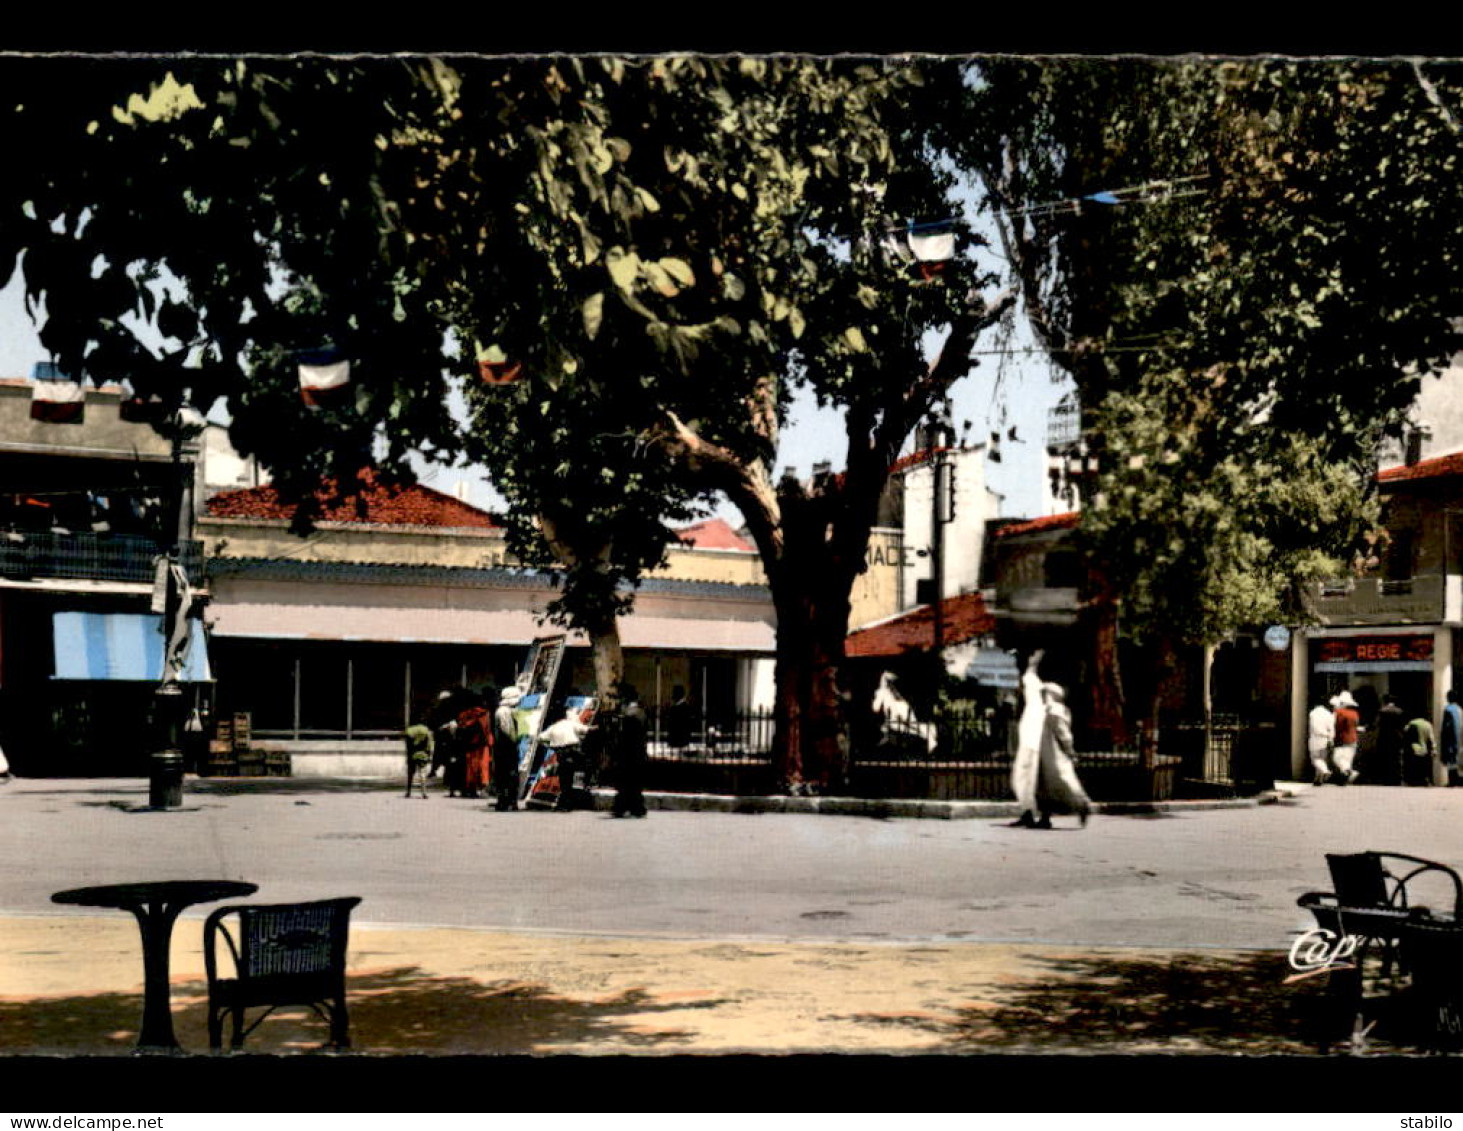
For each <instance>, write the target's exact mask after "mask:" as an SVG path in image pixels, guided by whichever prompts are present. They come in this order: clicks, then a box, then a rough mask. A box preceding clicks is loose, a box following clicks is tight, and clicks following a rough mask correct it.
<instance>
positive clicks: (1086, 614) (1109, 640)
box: [1080, 578, 1131, 747]
mask: <svg viewBox="0 0 1463 1131" xmlns="http://www.w3.org/2000/svg"><path fill="white" fill-rule="evenodd" d="M1080 607H1081V610H1082V611H1081V624H1082V632H1081V638H1082V640H1083V642H1084V644H1085V646H1086V649H1087V654H1086V656H1085V658H1084V661H1083V667H1084V669H1085V672H1084V679H1083V683H1084V684H1085V685H1086V690H1087V704H1086V714H1087V719H1086V721H1085V729H1086V730H1087V731H1088V732H1090V733H1092V732H1096V733H1106V734H1107V735H1108V736H1109V740H1110V741H1111V742H1112V744H1113V746H1115V747H1119V746H1122V745H1123V744H1125V743H1126V742H1127V741H1128V739H1129V738H1130V737H1131V734H1130V732H1129V729H1128V722H1127V718H1126V716H1125V712H1124V701H1123V682H1122V672H1121V668H1120V665H1119V662H1118V606H1117V601H1116V599H1115V598H1114V596H1113V594H1112V591H1111V590H1110V589H1109V588H1108V586H1107V585H1106V584H1105V583H1104V582H1103V581H1102V580H1101V579H1100V578H1089V579H1088V581H1087V583H1086V585H1085V586H1084V589H1083V593H1082V600H1081V603H1080Z"/></svg>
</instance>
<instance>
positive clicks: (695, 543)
mask: <svg viewBox="0 0 1463 1131" xmlns="http://www.w3.org/2000/svg"><path fill="white" fill-rule="evenodd" d="M675 533H676V536H677V537H678V538H679V539H680V540H681V541H682V542H684V543H685V544H686V545H688V546H692V547H694V548H695V549H698V550H745V551H746V552H747V553H749V554H750V553H755V552H756V547H755V546H753V545H752V544H751V543H750V542H748V541H747V540H746V539H745V538H743V537H742V536H741V535H740V534H738V533H737V532H736V531H735V530H733V529H732V528H731V526H730V525H729V524H728V523H727V522H726V521H725V520H723V519H719V518H708V519H707V520H706V521H705V522H695V523H692V524H691V525H690V526H683V527H681V528H680V529H679V530H677V531H676V532H675Z"/></svg>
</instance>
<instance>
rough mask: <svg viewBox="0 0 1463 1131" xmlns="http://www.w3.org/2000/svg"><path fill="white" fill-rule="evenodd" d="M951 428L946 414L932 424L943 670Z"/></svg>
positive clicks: (935, 591)
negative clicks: (946, 530) (946, 529)
mask: <svg viewBox="0 0 1463 1131" xmlns="http://www.w3.org/2000/svg"><path fill="white" fill-rule="evenodd" d="M950 437H951V429H950V426H949V424H947V423H946V422H945V420H944V419H943V418H936V419H935V420H934V421H933V422H932V424H931V426H930V449H929V453H930V455H929V462H930V572H931V574H932V577H931V582H930V588H931V590H932V594H931V597H930V599H931V601H933V602H934V622H935V625H934V627H935V640H934V652H935V660H936V662H937V663H938V664H939V665H940V670H941V671H943V670H944V652H945V524H946V523H947V522H949V521H950V520H951V519H953V518H954V517H955V493H954V491H953V489H952V483H951V477H952V473H953V470H954V469H953V468H952V467H951V465H950V458H949V455H950V454H949V450H948V449H949V446H950Z"/></svg>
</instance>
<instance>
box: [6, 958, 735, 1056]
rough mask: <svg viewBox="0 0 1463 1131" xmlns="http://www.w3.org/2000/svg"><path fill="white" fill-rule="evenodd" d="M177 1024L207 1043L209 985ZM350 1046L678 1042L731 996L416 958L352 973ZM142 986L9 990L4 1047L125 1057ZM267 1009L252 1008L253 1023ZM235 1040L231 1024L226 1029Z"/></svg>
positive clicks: (646, 1046)
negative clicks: (439, 968) (656, 991)
mask: <svg viewBox="0 0 1463 1131" xmlns="http://www.w3.org/2000/svg"><path fill="white" fill-rule="evenodd" d="M172 1000H173V1024H174V1028H175V1029H176V1031H177V1036H178V1040H179V1043H180V1044H182V1045H183V1047H184V1049H185V1050H187V1051H189V1052H195V1053H203V1052H206V1051H207V1050H208V1036H207V1033H208V1029H207V1016H208V1014H207V987H206V985H205V984H204V983H202V982H196V981H195V982H179V983H177V984H175V985H174V987H173V999H172ZM347 1004H348V1006H349V1008H350V1037H351V1045H352V1049H351V1051H353V1052H356V1053H376V1054H417V1055H467V1054H473V1055H478V1054H519V1055H523V1054H529V1053H544V1052H553V1051H554V1050H555V1049H556V1048H565V1049H573V1050H574V1051H577V1052H586V1051H596V1050H597V1049H599V1050H602V1051H605V1052H626V1051H655V1050H665V1051H675V1050H676V1049H677V1047H682V1046H685V1045H686V1044H687V1043H688V1042H689V1041H690V1040H691V1038H692V1037H693V1036H694V1029H693V1028H687V1027H684V1026H678V1025H676V1024H675V1023H674V1022H675V1019H676V1016H677V1015H684V1014H686V1013H687V1011H695V1010H705V1009H714V1008H716V1007H717V1006H719V1005H722V1004H725V1001H724V1000H723V999H715V998H706V999H701V1000H692V1001H684V1000H678V1001H676V1002H674V1003H669V1002H658V1001H656V999H655V998H654V997H653V996H652V995H650V994H647V993H645V992H643V991H640V990H626V991H624V992H622V993H619V994H617V995H614V996H611V997H605V998H598V999H589V1000H582V999H575V998H568V997H561V996H558V995H556V994H553V993H551V992H550V991H549V990H548V989H547V988H545V987H543V986H538V985H528V984H524V983H521V982H499V983H486V984H485V983H481V982H477V981H475V980H473V979H471V978H460V977H438V976H428V975H425V974H423V973H422V972H421V971H420V970H419V969H417V968H416V967H402V968H398V969H393V970H385V971H376V972H372V973H367V974H363V975H360V976H355V977H351V978H350V979H349V983H348V986H347ZM141 1015H142V996H141V994H140V993H130V994H117V993H99V994H86V995H79V996H74V997H55V998H31V999H27V1000H23V1001H16V1000H12V1001H3V1000H0V1053H4V1054H7V1055H11V1054H58V1053H59V1054H63V1055H78V1056H82V1055H84V1056H97V1055H102V1056H106V1055H127V1054H129V1053H131V1051H132V1049H133V1046H134V1044H135V1042H136V1040H137V1026H138V1022H139V1021H140V1019H141ZM257 1015H258V1012H257V1011H251V1012H250V1014H249V1019H248V1020H249V1023H252V1021H253V1019H254V1018H255V1017H256V1016H257ZM224 1036H225V1041H227V1039H228V1026H227V1025H226V1026H225V1030H224ZM326 1039H327V1029H326V1025H325V1023H324V1022H323V1021H322V1020H320V1019H319V1018H318V1017H316V1016H315V1014H313V1013H312V1012H310V1011H309V1010H308V1009H304V1008H301V1009H292V1010H289V1011H285V1010H281V1011H279V1012H278V1013H275V1014H272V1015H271V1016H269V1017H268V1018H267V1019H266V1020H265V1021H264V1022H263V1023H262V1024H261V1025H260V1026H259V1028H257V1029H256V1030H254V1032H252V1033H251V1034H249V1036H248V1037H247V1038H246V1039H245V1042H244V1049H243V1051H245V1052H248V1053H275V1054H278V1053H300V1052H313V1051H319V1050H321V1049H322V1048H323V1046H324V1044H325V1042H326Z"/></svg>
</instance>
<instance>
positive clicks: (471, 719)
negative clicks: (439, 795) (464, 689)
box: [457, 693, 493, 800]
mask: <svg viewBox="0 0 1463 1131" xmlns="http://www.w3.org/2000/svg"><path fill="white" fill-rule="evenodd" d="M462 702H463V707H462V710H460V711H458V713H457V741H458V742H459V743H460V744H461V748H462V796H463V797H469V798H472V799H474V800H476V799H477V798H478V796H479V790H482V789H483V788H485V787H486V786H487V782H488V759H489V757H490V756H491V753H492V749H493V734H492V722H491V719H490V717H489V715H488V709H487V707H485V706H484V705H483V702H482V698H481V697H480V696H478V695H473V694H471V693H469V695H468V696H466V697H465V698H464V699H463V700H462Z"/></svg>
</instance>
